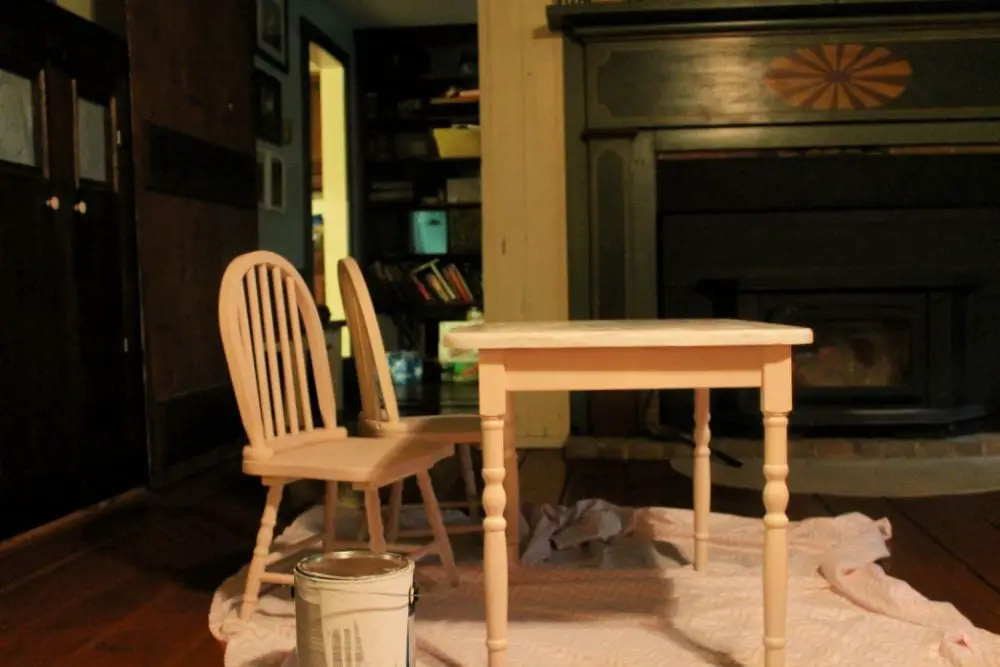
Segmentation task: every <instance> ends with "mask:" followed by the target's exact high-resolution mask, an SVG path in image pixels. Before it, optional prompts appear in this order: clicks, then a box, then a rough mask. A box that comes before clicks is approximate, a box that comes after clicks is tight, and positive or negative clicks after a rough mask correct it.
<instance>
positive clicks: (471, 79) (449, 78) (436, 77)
mask: <svg viewBox="0 0 1000 667" xmlns="http://www.w3.org/2000/svg"><path fill="white" fill-rule="evenodd" d="M420 80H421V81H428V82H436V83H478V82H479V75H478V74H424V75H423V76H421V77H420Z"/></svg>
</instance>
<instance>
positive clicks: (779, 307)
mask: <svg viewBox="0 0 1000 667" xmlns="http://www.w3.org/2000/svg"><path fill="white" fill-rule="evenodd" d="M958 5H961V7H959V6H958ZM549 17H550V25H551V26H552V27H554V28H556V29H559V30H562V31H563V32H564V33H565V34H567V35H568V36H569V37H570V38H571V42H572V45H571V46H570V47H568V48H567V51H566V65H565V68H566V75H567V80H566V87H567V100H566V123H567V129H568V137H569V141H568V146H567V183H568V186H567V211H568V214H569V215H568V218H569V221H570V229H569V230H568V232H569V233H568V236H567V248H568V264H569V276H570V290H569V291H570V315H571V317H573V318H600V319H612V318H651V317H739V318H747V319H757V320H767V321H773V322H782V323H790V324H801V325H806V326H809V327H811V328H813V329H814V331H815V334H816V343H815V344H814V345H812V346H810V347H807V348H803V349H801V350H799V351H797V352H796V359H795V361H796V377H795V381H796V384H795V406H796V407H795V410H794V411H793V413H792V416H791V419H792V426H793V427H794V428H797V429H800V430H806V431H809V432H810V433H812V432H818V431H831V430H832V431H836V430H839V431H841V432H851V433H854V432H858V431H860V433H859V435H863V434H865V433H869V432H873V431H880V432H879V433H878V435H879V436H880V437H881V436H883V435H885V434H886V433H889V434H891V435H896V434H902V433H904V432H907V431H911V430H917V431H920V432H921V433H924V434H928V435H929V434H931V433H936V432H938V431H941V430H943V431H945V432H952V431H955V430H962V431H965V430H974V429H978V428H981V427H983V426H984V425H985V426H992V425H993V424H992V421H993V420H994V417H993V416H994V415H997V414H1000V335H997V332H1000V260H998V258H1000V143H998V141H997V137H1000V79H997V78H996V77H995V76H994V75H993V74H992V69H990V68H991V67H993V65H992V64H990V63H995V62H998V61H1000V11H998V9H997V7H996V6H995V3H989V2H976V1H974V0H972V1H970V2H963V3H945V2H935V1H933V0H915V1H914V2H912V3H899V2H893V1H890V0H885V1H880V0H871V1H866V2H864V3H815V2H809V1H807V0H803V1H802V2H801V3H795V2H780V3H777V2H774V3H772V2H759V3H745V2H735V1H734V2H732V3H729V2H724V1H720V2H717V3H693V2H677V1H676V0H672V1H667V0H663V1H659V0H644V1H643V2H621V3H616V2H603V3H564V4H563V5H561V6H557V7H552V8H550V14H549ZM573 401H574V402H573V413H572V414H573V427H574V429H575V430H576V431H577V432H578V433H584V434H591V435H608V436H612V435H613V436H634V435H639V434H641V433H643V432H644V431H646V429H647V427H648V425H649V419H650V415H651V414H652V412H653V411H651V410H649V409H648V408H649V406H650V405H658V406H659V410H658V411H656V412H657V413H658V418H659V419H660V420H661V422H666V424H667V425H668V426H674V427H676V428H677V429H680V430H683V429H685V428H687V427H688V426H689V424H690V414H691V405H690V396H689V392H661V394H660V397H659V401H655V400H653V401H651V400H650V397H649V396H645V395H638V394H633V395H631V397H626V396H624V395H621V394H619V395H610V394H605V395H601V394H599V395H594V396H589V397H581V396H576V397H574V399H573ZM712 412H713V418H712V423H713V431H714V432H716V433H717V434H723V433H725V432H726V431H727V430H728V429H733V430H739V429H743V428H754V429H756V430H758V431H759V428H760V415H759V408H758V405H757V396H756V395H755V393H754V392H715V393H714V394H713V404H712Z"/></svg>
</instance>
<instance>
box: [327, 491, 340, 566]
mask: <svg viewBox="0 0 1000 667" xmlns="http://www.w3.org/2000/svg"><path fill="white" fill-rule="evenodd" d="M339 502H340V484H338V483H337V482H327V483H326V497H325V502H324V507H323V551H331V550H332V549H333V545H334V543H335V542H336V541H337V505H338V504H339Z"/></svg>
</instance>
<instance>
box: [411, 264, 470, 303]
mask: <svg viewBox="0 0 1000 667" xmlns="http://www.w3.org/2000/svg"><path fill="white" fill-rule="evenodd" d="M410 280H411V281H412V282H413V285H414V286H415V287H416V288H417V292H418V293H419V294H420V296H421V297H422V298H423V300H424V302H425V303H435V302H436V303H443V304H464V303H470V304H471V303H473V302H475V300H476V298H475V296H474V294H473V292H472V289H471V288H470V287H469V283H468V281H467V280H466V279H465V276H464V275H463V274H462V272H461V271H460V270H459V268H458V267H457V266H455V265H454V264H441V262H440V260H437V259H434V260H431V261H430V262H427V263H426V264H421V265H420V266H418V267H416V268H415V269H413V270H412V271H410Z"/></svg>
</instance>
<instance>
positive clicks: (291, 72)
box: [256, 0, 354, 268]
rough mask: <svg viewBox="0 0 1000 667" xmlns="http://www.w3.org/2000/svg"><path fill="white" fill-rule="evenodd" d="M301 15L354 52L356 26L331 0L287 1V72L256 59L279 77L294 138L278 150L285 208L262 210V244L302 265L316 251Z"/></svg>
mask: <svg viewBox="0 0 1000 667" xmlns="http://www.w3.org/2000/svg"><path fill="white" fill-rule="evenodd" d="M302 17H305V18H306V19H307V20H308V21H310V22H311V23H312V24H314V25H315V26H316V27H317V28H319V29H320V30H322V31H323V32H324V33H326V35H327V36H329V37H330V39H331V40H333V42H334V43H335V44H337V45H338V46H339V47H340V48H341V49H343V50H344V51H345V52H347V54H348V55H349V56H353V55H354V26H353V24H352V23H351V22H350V21H349V20H348V19H347V18H346V17H345V16H344V15H342V14H341V13H339V12H338V11H337V10H336V9H334V8H333V7H332V6H331V3H330V1H329V0H291V1H290V3H289V7H288V46H289V48H288V73H287V74H285V73H283V72H281V71H280V70H278V69H276V68H274V67H272V66H271V65H270V64H268V63H267V62H266V61H264V60H263V59H261V58H260V57H258V58H257V59H256V64H257V67H258V68H260V69H261V70H264V71H265V72H267V73H268V74H271V75H272V76H275V77H277V78H278V80H279V81H281V84H282V86H281V105H282V113H283V114H284V117H285V120H286V121H291V124H292V136H291V141H290V142H289V143H288V144H286V145H285V146H281V147H280V149H279V150H278V151H277V152H278V153H279V154H280V155H281V156H282V157H283V158H284V162H285V170H286V179H287V186H286V187H287V191H286V193H285V200H286V205H285V210H284V211H281V212H277V211H261V212H260V223H259V231H260V246H261V248H265V249H267V250H272V251H274V252H276V253H279V254H281V255H283V256H285V257H287V258H288V259H289V261H291V262H292V264H294V265H295V266H297V267H299V268H305V267H306V266H307V262H306V257H307V255H308V253H311V252H312V249H311V248H307V247H306V240H307V238H309V236H308V235H307V230H308V229H309V227H310V225H311V224H312V222H311V215H312V212H311V211H306V210H303V206H304V205H305V199H304V197H305V193H304V192H303V188H305V187H308V186H307V179H308V177H309V170H310V169H311V167H310V165H303V164H302V142H303V141H308V136H307V134H308V132H309V128H307V127H302V105H303V104H308V103H309V100H308V99H305V100H303V99H302V77H303V76H306V75H307V73H304V72H302V66H301V63H300V62H299V61H300V56H301V53H300V50H301V47H300V41H301V40H300V34H299V21H300V19H301V18H302ZM352 65H353V63H352ZM324 171H325V169H324Z"/></svg>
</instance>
